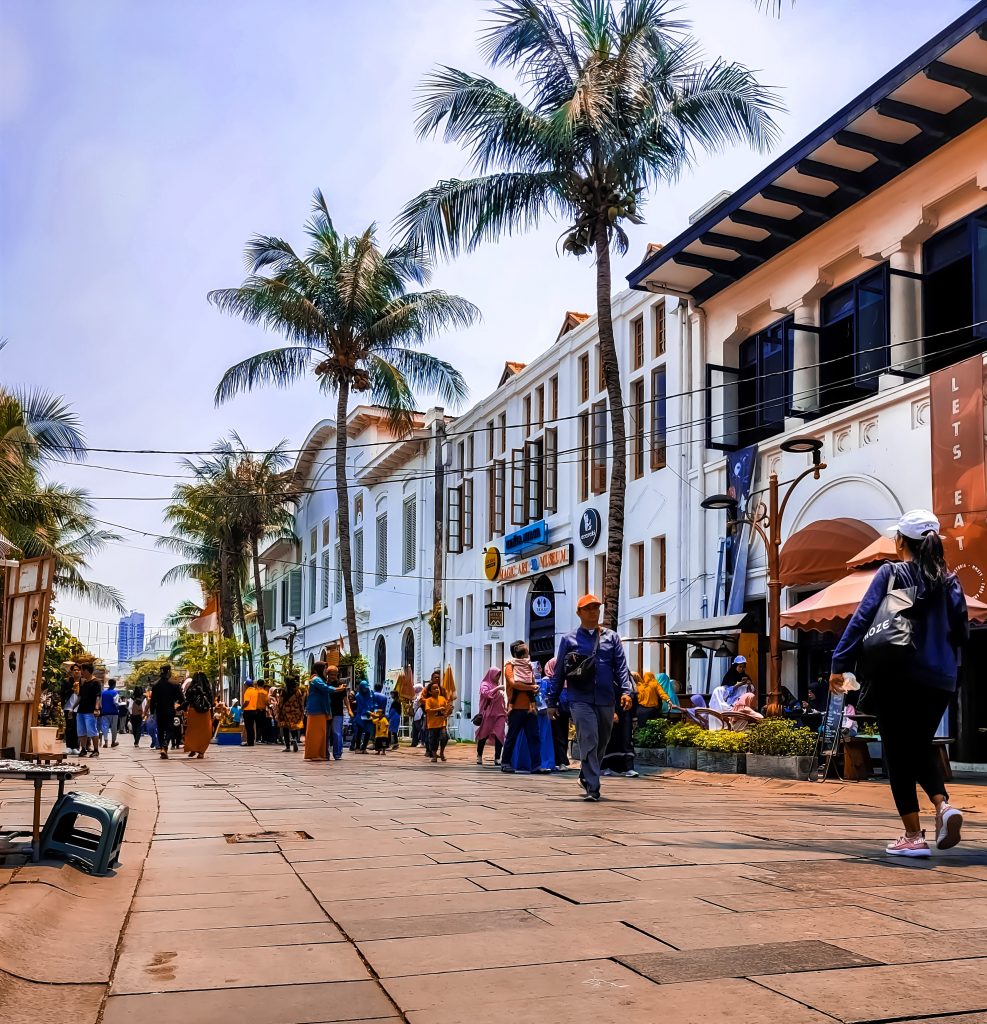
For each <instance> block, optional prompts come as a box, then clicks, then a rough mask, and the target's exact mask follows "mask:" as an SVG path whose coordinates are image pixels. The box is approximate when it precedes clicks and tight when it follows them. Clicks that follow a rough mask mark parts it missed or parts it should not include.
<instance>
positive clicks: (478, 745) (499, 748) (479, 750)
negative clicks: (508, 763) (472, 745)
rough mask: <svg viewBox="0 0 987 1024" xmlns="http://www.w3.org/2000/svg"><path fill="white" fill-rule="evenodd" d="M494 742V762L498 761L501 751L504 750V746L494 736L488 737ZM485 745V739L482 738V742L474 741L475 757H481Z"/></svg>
mask: <svg viewBox="0 0 987 1024" xmlns="http://www.w3.org/2000/svg"><path fill="white" fill-rule="evenodd" d="M490 738H491V739H492V740H493V741H494V760H497V761H499V760H500V754H501V751H502V750H503V749H504V744H503V743H501V742H500V740H499V739H497V737H496V736H491V737H490ZM486 745H487V737H486V736H484V737H483V739H482V740H477V741H476V756H477V757H483V748H484V747H485V746H486Z"/></svg>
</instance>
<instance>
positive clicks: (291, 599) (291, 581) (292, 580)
mask: <svg viewBox="0 0 987 1024" xmlns="http://www.w3.org/2000/svg"><path fill="white" fill-rule="evenodd" d="M288 615H289V617H290V618H292V619H300V618H301V617H302V570H301V567H300V566H299V567H298V568H297V569H292V570H291V575H290V576H289V577H288Z"/></svg>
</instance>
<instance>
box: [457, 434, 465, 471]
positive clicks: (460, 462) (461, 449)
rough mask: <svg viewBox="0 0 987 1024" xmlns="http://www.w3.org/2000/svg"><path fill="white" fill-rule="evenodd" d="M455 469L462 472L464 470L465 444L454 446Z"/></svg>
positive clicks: (463, 442)
mask: <svg viewBox="0 0 987 1024" xmlns="http://www.w3.org/2000/svg"><path fill="white" fill-rule="evenodd" d="M455 468H456V469H458V470H459V471H460V472H462V471H463V470H464V469H466V442H465V441H460V442H459V444H457V445H456V465H455Z"/></svg>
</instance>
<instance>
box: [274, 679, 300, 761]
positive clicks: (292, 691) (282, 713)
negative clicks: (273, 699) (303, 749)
mask: <svg viewBox="0 0 987 1024" xmlns="http://www.w3.org/2000/svg"><path fill="white" fill-rule="evenodd" d="M304 721H305V698H304V697H303V696H302V691H301V687H300V686H299V685H298V676H288V678H287V679H286V680H285V683H284V690H282V691H281V696H280V699H279V700H278V728H279V729H280V730H281V739H282V740H283V741H284V749H285V753H290V752H291V751H292V750H294V752H295V753H296V754H297V753H298V730H299V729H301V727H302V724H303V723H304Z"/></svg>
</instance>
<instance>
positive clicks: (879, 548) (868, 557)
mask: <svg viewBox="0 0 987 1024" xmlns="http://www.w3.org/2000/svg"><path fill="white" fill-rule="evenodd" d="M897 561H899V559H898V549H897V548H896V547H895V545H894V541H893V540H892V539H891V538H890V537H878V538H877V540H875V541H874V542H873V543H871V544H868V545H867V547H865V548H864V550H863V551H858V552H857V553H856V554H855V555H854V556H853V558H851V559H850V560H849V561H848V562H847V564H846V567H847V568H848V569H863V568H864V566H874V565H876V564H877V563H878V562H897Z"/></svg>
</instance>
